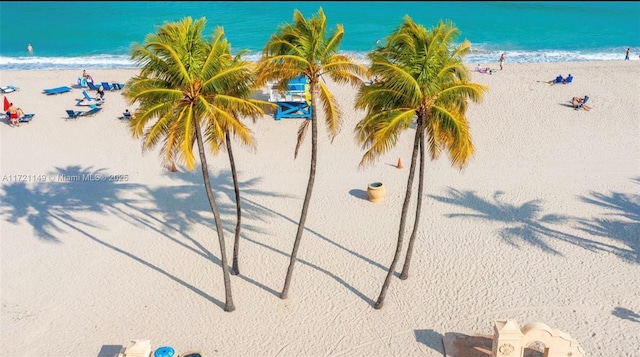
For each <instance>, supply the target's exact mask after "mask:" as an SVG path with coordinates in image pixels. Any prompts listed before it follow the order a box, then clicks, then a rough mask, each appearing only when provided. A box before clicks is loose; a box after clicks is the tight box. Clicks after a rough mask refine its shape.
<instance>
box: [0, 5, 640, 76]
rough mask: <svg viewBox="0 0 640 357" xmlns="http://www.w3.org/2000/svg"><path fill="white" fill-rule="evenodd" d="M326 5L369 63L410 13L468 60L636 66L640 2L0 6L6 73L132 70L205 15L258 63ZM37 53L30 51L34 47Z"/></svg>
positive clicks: (0, 54)
mask: <svg viewBox="0 0 640 357" xmlns="http://www.w3.org/2000/svg"><path fill="white" fill-rule="evenodd" d="M320 7H322V8H323V10H324V11H325V14H326V16H327V20H328V22H329V24H330V25H331V27H335V24H336V23H339V24H342V25H344V27H345V37H344V40H343V42H342V46H341V51H343V52H346V53H350V54H352V55H354V56H355V57H357V58H359V59H362V60H364V59H365V53H366V52H367V51H369V50H371V49H372V48H373V47H374V46H375V43H376V41H377V40H378V39H383V38H384V37H385V36H386V35H388V34H389V33H390V32H391V31H393V29H394V28H396V27H397V26H398V25H399V24H400V23H401V21H402V18H403V17H404V16H405V15H409V16H411V17H412V18H413V20H414V21H415V22H417V23H420V24H422V25H424V26H425V27H432V26H434V25H435V24H437V22H438V21H439V20H451V21H452V22H453V23H454V24H455V25H456V26H457V27H458V28H459V29H460V30H461V31H462V33H461V36H460V40H462V39H465V38H466V39H468V40H470V41H471V43H472V48H473V52H472V53H471V54H470V55H469V56H468V57H467V58H466V62H467V63H471V64H475V63H496V62H497V59H498V58H499V56H500V53H502V52H506V58H507V63H527V62H573V61H611V60H622V59H624V53H625V50H626V49H627V48H628V47H630V48H631V53H632V60H638V58H639V55H640V2H637V1H636V2H615V1H606V2H605V1H597V2H590V1H581V2H564V1H562V2H552V1H527V2H519V1H517V2H516V1H511V2H509V1H507V2H504V1H500V2H403V1H376V2H349V1H341V2H338V1H335V2H334V1H324V2H304V1H303V2H294V1H286V2H277V1H237V2H233V1H230V2H226V1H212V2H202V1H200V2H173V1H172V2H163V1H153V2H151V1H139V2H136V1H132V2H108V1H105V2H95V1H92V2H77V1H51V2H29V1H2V2H0V70H25V69H26V70H32V69H91V68H132V67H133V65H132V63H131V62H130V60H129V51H130V48H131V44H132V43H133V42H143V41H144V37H145V36H146V35H147V34H149V33H153V32H155V30H156V26H158V25H162V24H163V23H164V22H166V21H171V22H173V21H178V20H180V19H181V18H183V17H186V16H191V17H192V18H194V19H196V18H200V17H206V19H207V25H208V26H207V32H208V33H209V31H211V30H213V28H214V27H215V26H222V27H223V28H224V30H225V34H226V36H227V38H228V39H229V41H230V43H231V45H232V48H233V49H235V50H240V49H248V50H250V51H251V52H250V54H249V55H248V58H249V59H257V58H258V57H259V55H260V50H261V49H262V47H263V45H264V43H265V42H266V41H267V40H268V38H269V36H270V35H271V34H272V33H273V32H275V30H276V28H277V26H278V25H279V24H281V23H283V22H291V21H292V16H293V10H294V9H298V10H300V11H302V13H303V14H304V15H305V16H307V17H309V16H311V15H312V14H314V13H316V12H317V11H318V8H320ZM29 43H30V44H31V45H32V46H33V49H34V51H33V53H32V54H29V53H28V51H27V44H29Z"/></svg>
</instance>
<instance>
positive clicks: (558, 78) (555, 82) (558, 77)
mask: <svg viewBox="0 0 640 357" xmlns="http://www.w3.org/2000/svg"><path fill="white" fill-rule="evenodd" d="M563 80H564V79H563V78H562V75H560V74H559V75H558V76H557V77H556V80H555V81H553V84H558V83H562V81H563Z"/></svg>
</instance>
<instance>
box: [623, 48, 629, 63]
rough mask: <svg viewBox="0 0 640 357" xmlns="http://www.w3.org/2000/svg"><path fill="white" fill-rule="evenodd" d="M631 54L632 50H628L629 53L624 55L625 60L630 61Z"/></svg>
mask: <svg viewBox="0 0 640 357" xmlns="http://www.w3.org/2000/svg"><path fill="white" fill-rule="evenodd" d="M630 54H631V48H627V53H626V54H625V55H624V60H625V61H628V60H629V55H630Z"/></svg>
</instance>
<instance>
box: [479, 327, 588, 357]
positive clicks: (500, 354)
mask: <svg viewBox="0 0 640 357" xmlns="http://www.w3.org/2000/svg"><path fill="white" fill-rule="evenodd" d="M534 342H542V343H544V351H543V356H544V357H584V351H583V350H582V347H580V345H579V344H578V342H577V341H576V340H574V339H573V338H571V336H570V335H569V334H567V333H564V332H561V331H558V330H557V329H551V328H550V327H549V326H547V325H546V324H544V323H542V322H531V323H528V324H526V325H525V326H524V327H522V328H520V326H518V323H517V322H516V320H511V319H506V320H495V325H494V326H493V350H492V354H491V355H492V356H493V357H507V356H508V357H522V356H524V350H525V348H526V347H527V346H528V345H529V344H531V343H534Z"/></svg>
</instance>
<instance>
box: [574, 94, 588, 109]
mask: <svg viewBox="0 0 640 357" xmlns="http://www.w3.org/2000/svg"><path fill="white" fill-rule="evenodd" d="M588 101H589V96H588V95H585V96H584V97H573V99H572V100H571V103H572V104H573V108H574V109H575V110H578V109H580V108H582V109H584V110H586V111H589V110H591V107H590V106H588V105H587V102H588Z"/></svg>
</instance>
